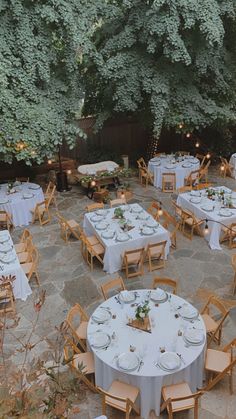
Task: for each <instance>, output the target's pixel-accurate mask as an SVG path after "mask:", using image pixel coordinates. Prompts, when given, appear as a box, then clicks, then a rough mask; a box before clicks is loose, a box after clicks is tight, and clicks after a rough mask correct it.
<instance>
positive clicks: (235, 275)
mask: <svg viewBox="0 0 236 419" xmlns="http://www.w3.org/2000/svg"><path fill="white" fill-rule="evenodd" d="M235 291H236V272H235V274H234V283H233V295H234V294H235Z"/></svg>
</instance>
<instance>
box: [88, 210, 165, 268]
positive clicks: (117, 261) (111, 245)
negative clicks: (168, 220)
mask: <svg viewBox="0 0 236 419" xmlns="http://www.w3.org/2000/svg"><path fill="white" fill-rule="evenodd" d="M134 206H136V207H137V204H132V205H127V206H125V207H124V208H126V211H125V217H126V219H127V220H129V221H130V224H131V225H132V226H134V228H133V229H132V230H130V231H129V236H130V239H129V240H128V241H126V242H117V241H116V240H115V238H114V239H108V240H106V239H104V238H103V237H102V231H99V230H96V228H95V225H96V223H95V222H93V221H91V217H92V216H93V215H94V212H90V213H87V214H85V217H84V226H83V227H84V230H85V233H86V234H87V235H93V234H96V235H97V237H98V238H99V240H100V241H101V242H102V243H103V245H104V246H105V255H104V271H106V272H108V273H114V272H117V271H119V270H120V269H121V265H122V259H123V254H124V252H125V250H132V249H139V248H141V247H146V246H147V244H148V243H157V242H161V241H165V240H166V241H167V243H166V247H165V257H166V258H167V256H168V254H169V248H170V244H171V242H170V234H169V232H168V231H167V230H166V229H165V228H163V227H162V226H161V225H159V227H158V228H157V229H156V231H155V233H154V234H153V235H151V236H144V235H142V234H141V231H140V227H143V226H144V225H145V221H144V220H138V219H137V217H138V214H137V213H133V212H132V208H133V207H134ZM138 207H140V206H139V205H138ZM140 208H141V207H140ZM107 212H108V213H107V215H106V218H105V222H106V223H107V224H108V225H109V228H111V227H112V228H114V230H115V231H116V232H119V231H122V230H120V227H119V223H118V220H116V219H113V217H114V208H111V209H109V210H108V211H107ZM144 213H145V214H147V212H146V211H145V210H143V211H142V214H144ZM150 217H151V216H150Z"/></svg>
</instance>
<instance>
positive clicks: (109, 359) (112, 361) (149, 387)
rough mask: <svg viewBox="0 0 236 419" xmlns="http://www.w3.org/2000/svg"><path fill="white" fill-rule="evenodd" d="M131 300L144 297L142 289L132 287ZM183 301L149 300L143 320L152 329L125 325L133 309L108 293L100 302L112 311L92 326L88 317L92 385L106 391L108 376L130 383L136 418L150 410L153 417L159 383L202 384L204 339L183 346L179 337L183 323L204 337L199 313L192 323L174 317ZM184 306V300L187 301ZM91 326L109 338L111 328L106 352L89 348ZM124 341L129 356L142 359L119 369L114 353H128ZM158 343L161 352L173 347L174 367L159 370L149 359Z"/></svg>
mask: <svg viewBox="0 0 236 419" xmlns="http://www.w3.org/2000/svg"><path fill="white" fill-rule="evenodd" d="M137 292H138V296H137V299H136V301H137V303H141V302H142V301H144V300H145V299H148V290H138V291H137ZM185 303H187V302H186V301H185V300H183V299H182V298H180V297H178V296H174V295H172V296H171V298H169V299H168V301H166V302H164V303H161V304H159V305H158V306H156V305H155V303H153V302H152V301H151V300H150V302H149V305H150V308H151V310H150V312H149V318H150V319H151V324H152V333H147V332H143V331H140V330H137V329H134V328H132V327H130V326H127V321H128V318H129V317H131V318H134V317H135V310H136V307H132V305H131V304H122V305H120V304H118V303H117V300H116V297H112V298H110V299H109V300H107V301H106V302H104V303H103V304H101V306H105V307H108V308H109V309H110V312H111V313H112V315H114V314H115V315H116V318H115V319H114V318H111V319H110V320H109V321H108V322H107V323H106V324H99V325H98V324H96V323H95V322H94V321H93V319H92V318H91V319H90V321H89V325H88V343H89V345H90V347H91V350H92V351H93V353H94V358H95V378H96V384H97V385H98V386H100V387H102V388H104V389H105V390H108V388H109V386H110V385H111V383H112V381H113V380H120V381H123V382H125V383H128V384H132V385H135V386H137V387H139V389H140V397H139V404H140V407H141V416H142V417H143V418H145V419H146V418H148V415H149V412H150V410H152V409H153V410H154V411H155V413H156V415H159V413H160V404H161V388H162V386H164V385H168V384H176V383H180V382H182V381H187V382H188V383H189V385H190V387H191V389H192V391H196V389H197V387H201V386H202V380H203V364H204V354H205V341H206V338H205V341H204V342H203V343H202V344H200V345H198V346H186V344H185V341H184V339H183V336H179V333H178V332H179V331H182V332H184V331H185V330H186V329H187V328H189V327H194V328H198V329H201V330H202V331H203V333H204V335H205V336H206V332H205V326H204V322H203V320H202V319H201V317H200V316H199V317H198V319H196V320H194V321H193V323H190V322H189V321H186V320H183V319H182V318H181V317H180V316H179V317H178V318H176V313H178V308H180V307H181V306H183V305H184V304H185ZM187 304H188V303H187ZM96 330H101V331H104V332H106V333H107V334H109V335H110V336H111V335H112V334H113V332H115V339H112V341H111V342H112V343H111V344H110V345H109V346H108V348H107V349H106V350H103V349H94V348H93V346H92V345H91V344H92V336H93V333H94V332H95V331H96ZM113 337H114V336H113ZM130 345H132V346H133V347H134V348H135V354H137V355H138V356H141V358H142V359H143V362H144V364H143V366H142V367H141V369H140V370H139V371H137V370H135V371H133V372H128V373H127V372H124V371H121V370H120V369H119V367H118V366H117V356H118V355H119V354H122V353H127V352H129V351H130ZM160 347H164V348H165V350H166V351H173V352H175V353H178V354H180V355H181V356H182V360H183V361H182V362H181V366H180V367H179V369H178V370H177V371H174V372H170V373H169V372H165V371H163V370H162V369H161V368H160V367H156V366H155V365H154V363H155V362H156V361H158V359H159V357H160Z"/></svg>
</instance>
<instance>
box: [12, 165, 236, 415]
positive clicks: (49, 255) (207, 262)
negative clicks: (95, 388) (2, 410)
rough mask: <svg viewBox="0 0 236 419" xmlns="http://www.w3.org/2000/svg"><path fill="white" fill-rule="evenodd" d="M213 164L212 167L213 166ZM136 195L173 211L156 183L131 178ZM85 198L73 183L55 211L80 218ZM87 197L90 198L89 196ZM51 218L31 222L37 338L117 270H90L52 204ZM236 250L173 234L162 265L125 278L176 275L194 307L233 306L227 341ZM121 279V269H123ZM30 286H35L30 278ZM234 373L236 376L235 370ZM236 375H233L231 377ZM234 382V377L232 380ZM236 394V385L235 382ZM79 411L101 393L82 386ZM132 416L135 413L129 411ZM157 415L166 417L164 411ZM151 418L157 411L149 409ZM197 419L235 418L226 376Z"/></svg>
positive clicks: (89, 303)
mask: <svg viewBox="0 0 236 419" xmlns="http://www.w3.org/2000/svg"><path fill="white" fill-rule="evenodd" d="M213 169H214V168H213ZM209 180H210V181H213V182H215V183H217V184H218V185H225V186H229V187H231V188H232V189H234V190H236V181H235V180H233V179H229V178H226V179H222V178H220V177H218V176H217V173H216V171H215V170H212V171H211V173H210V179H209ZM131 186H132V189H133V191H134V198H133V200H132V201H131V202H139V203H141V204H142V205H143V206H144V207H145V208H147V207H148V206H149V204H150V202H151V201H152V200H155V199H159V200H161V201H162V202H163V207H165V208H166V209H168V210H169V211H172V210H171V199H170V194H163V193H161V192H159V191H157V190H156V189H155V188H154V187H152V186H149V187H148V188H144V187H141V186H140V185H139V184H138V181H137V178H133V179H132V180H131ZM88 201H89V200H88V198H87V197H85V196H84V194H83V191H82V190H81V188H80V187H79V186H73V188H72V190H71V191H70V192H66V193H61V194H58V196H57V203H58V210H59V211H60V212H61V213H62V214H63V216H65V217H66V218H68V219H71V218H74V219H75V220H81V219H82V216H83V213H84V209H85V206H86V204H87V203H88ZM89 202H90V201H89ZM52 214H53V219H52V221H51V223H50V224H48V225H46V226H44V227H40V226H39V225H38V224H35V225H31V226H30V231H31V233H32V235H33V241H34V243H35V245H36V246H37V248H38V250H39V254H40V262H39V269H38V271H39V276H40V281H41V287H42V288H43V289H45V290H46V295H47V297H46V302H45V305H44V307H43V310H42V312H41V316H42V317H41V322H40V324H39V325H38V326H37V328H36V330H35V338H36V339H38V338H40V337H44V336H47V337H48V338H52V339H53V336H54V335H55V325H59V324H60V323H61V322H62V321H63V320H64V319H65V316H66V314H67V312H68V310H69V309H70V308H71V307H72V306H73V305H74V304H75V303H76V302H79V303H80V304H81V305H82V306H83V307H84V308H85V309H86V310H87V312H88V313H89V314H91V313H92V312H93V310H94V309H95V308H96V307H97V305H98V304H100V303H101V302H102V300H103V298H102V296H101V292H100V285H101V284H103V283H104V282H106V281H107V280H108V279H110V278H112V277H115V275H108V274H106V273H105V272H103V271H102V268H101V266H100V265H99V264H97V265H95V269H94V271H93V272H92V273H91V272H90V270H89V269H88V266H87V265H86V264H85V262H84V260H83V258H82V257H81V253H80V243H79V242H78V241H76V240H74V239H71V240H70V242H69V243H68V244H67V245H66V244H65V242H64V241H63V240H62V239H61V237H60V231H59V226H58V223H57V220H56V218H55V209H52ZM21 232H22V229H15V230H14V232H13V240H14V242H17V241H18V239H19V236H20V234H21ZM235 251H236V249H234V250H233V251H230V250H229V249H228V247H227V246H226V245H223V246H222V251H213V250H211V249H209V247H208V245H207V242H206V241H205V240H204V239H203V238H202V237H198V236H194V238H193V240H192V241H190V240H188V239H187V238H185V237H183V235H182V234H181V233H178V236H177V249H176V250H171V252H170V254H169V257H168V260H167V263H166V267H165V268H164V269H161V270H158V271H154V272H152V273H149V272H148V270H147V268H146V269H145V274H144V275H143V276H142V277H137V278H131V279H129V280H126V279H124V281H125V285H126V287H127V289H138V288H148V287H150V286H151V283H152V278H153V277H154V276H169V277H172V278H175V279H177V280H178V283H179V289H178V294H179V295H180V296H181V297H183V298H186V299H188V301H190V302H191V303H193V304H194V305H195V306H196V307H197V308H198V309H201V307H202V306H203V304H204V303H205V301H206V300H207V298H208V296H209V295H211V294H216V295H218V296H220V297H221V298H223V299H224V300H225V301H226V304H228V306H229V307H230V308H231V312H230V316H229V318H228V320H227V322H226V325H225V329H224V332H223V343H227V342H228V341H229V340H230V339H232V338H234V337H235V336H236V295H235V296H232V288H231V286H232V280H233V271H232V268H231V261H230V258H231V255H232V254H233V253H235ZM121 275H122V277H123V278H124V274H123V273H122V274H121ZM31 285H32V289H33V290H34V292H35V291H37V286H36V284H35V283H34V282H32V283H31ZM33 299H34V293H33V295H32V296H31V297H29V298H28V299H27V301H26V302H22V301H17V304H16V306H17V312H18V314H20V317H21V319H20V322H19V325H18V326H17V328H16V330H15V333H16V334H18V335H19V336H22V335H24V334H25V333H27V331H28V328H29V325H30V321H31V320H32V316H33V313H34V310H33V304H32V302H33ZM13 352H14V341H13V340H12V338H11V337H10V336H6V346H5V353H6V354H7V357H8V358H9V359H11V360H12V362H14V363H18V362H20V359H21V355H20V354H19V355H17V356H16V355H14V356H13V355H12V354H13ZM49 352H50V351H49V348H48V347H47V345H46V344H45V343H42V344H40V345H38V346H36V347H35V350H34V351H32V355H33V354H34V355H40V356H41V357H42V358H43V359H50V353H49ZM234 375H236V374H235V373H234ZM235 378H236V377H235ZM235 382H236V380H235ZM234 391H235V393H236V384H234ZM80 408H81V412H80V413H77V414H76V415H74V418H79V419H93V418H94V417H96V416H99V415H100V414H101V403H100V397H99V396H98V395H95V394H93V393H91V392H90V391H89V390H86V395H85V398H84V400H83V401H82V403H81V405H80ZM131 417H135V415H134V414H133V416H131ZM160 417H161V418H166V417H167V415H166V414H162V415H161V416H160ZM175 417H176V418H179V419H185V418H192V417H193V416H192V413H180V414H176V415H175ZM108 418H109V419H116V418H117V419H118V418H119V419H120V418H123V415H122V414H121V413H119V412H118V413H117V412H116V411H115V410H114V409H111V410H109V411H108ZM150 418H152V419H154V418H156V416H155V415H154V414H152V413H150ZM199 418H200V419H213V418H214V419H220V418H225V419H226V418H227V419H234V418H236V396H235V395H233V396H230V394H229V386H228V380H227V379H225V380H224V381H222V382H221V383H220V384H218V385H217V386H216V387H215V388H214V389H213V390H212V391H211V392H209V393H207V394H204V396H203V397H202V399H201V408H200V413H199Z"/></svg>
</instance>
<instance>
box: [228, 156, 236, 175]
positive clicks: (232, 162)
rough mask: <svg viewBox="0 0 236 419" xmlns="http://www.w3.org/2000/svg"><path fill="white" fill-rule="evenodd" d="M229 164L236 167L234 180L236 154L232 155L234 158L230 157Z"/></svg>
mask: <svg viewBox="0 0 236 419" xmlns="http://www.w3.org/2000/svg"><path fill="white" fill-rule="evenodd" d="M229 164H230V165H231V166H233V167H234V173H233V176H234V179H236V153H234V154H232V156H231V157H230V161H229Z"/></svg>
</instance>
